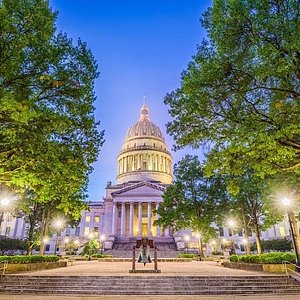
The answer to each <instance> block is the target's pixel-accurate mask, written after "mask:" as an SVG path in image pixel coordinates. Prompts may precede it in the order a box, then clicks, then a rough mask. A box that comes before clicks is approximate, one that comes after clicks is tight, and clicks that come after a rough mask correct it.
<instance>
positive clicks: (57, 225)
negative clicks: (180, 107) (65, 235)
mask: <svg viewBox="0 0 300 300" xmlns="http://www.w3.org/2000/svg"><path fill="white" fill-rule="evenodd" d="M54 226H55V228H56V229H57V232H56V241H55V249H54V255H56V251H57V247H58V236H59V235H61V231H62V228H63V226H64V220H61V219H58V220H56V221H55V222H54Z"/></svg>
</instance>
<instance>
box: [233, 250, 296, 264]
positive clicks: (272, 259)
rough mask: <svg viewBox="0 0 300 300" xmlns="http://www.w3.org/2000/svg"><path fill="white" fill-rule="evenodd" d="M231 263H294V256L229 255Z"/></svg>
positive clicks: (283, 254)
mask: <svg viewBox="0 0 300 300" xmlns="http://www.w3.org/2000/svg"><path fill="white" fill-rule="evenodd" d="M229 259H230V261H232V262H244V263H253V264H281V263H282V262H284V261H287V262H291V263H295V262H296V256H295V254H293V253H286V252H272V253H264V254H258V255H231V256H230V257H229Z"/></svg>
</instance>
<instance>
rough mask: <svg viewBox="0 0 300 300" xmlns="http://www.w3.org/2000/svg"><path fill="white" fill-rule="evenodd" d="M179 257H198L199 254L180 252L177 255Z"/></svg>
mask: <svg viewBox="0 0 300 300" xmlns="http://www.w3.org/2000/svg"><path fill="white" fill-rule="evenodd" d="M177 257H178V258H194V257H197V254H193V253H179V254H178V255H177Z"/></svg>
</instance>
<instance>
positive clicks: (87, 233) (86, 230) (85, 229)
mask: <svg viewBox="0 0 300 300" xmlns="http://www.w3.org/2000/svg"><path fill="white" fill-rule="evenodd" d="M89 234H90V227H84V235H85V236H88V235H89Z"/></svg>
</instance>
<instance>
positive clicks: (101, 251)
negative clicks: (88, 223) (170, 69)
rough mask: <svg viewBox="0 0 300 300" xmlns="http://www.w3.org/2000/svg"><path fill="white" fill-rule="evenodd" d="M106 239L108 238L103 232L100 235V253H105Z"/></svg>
mask: <svg viewBox="0 0 300 300" xmlns="http://www.w3.org/2000/svg"><path fill="white" fill-rule="evenodd" d="M105 240H106V236H105V234H101V235H100V254H103V251H104V242H105Z"/></svg>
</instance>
